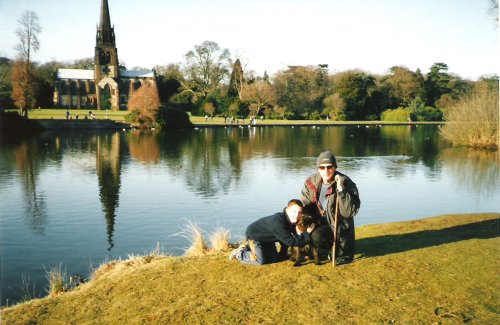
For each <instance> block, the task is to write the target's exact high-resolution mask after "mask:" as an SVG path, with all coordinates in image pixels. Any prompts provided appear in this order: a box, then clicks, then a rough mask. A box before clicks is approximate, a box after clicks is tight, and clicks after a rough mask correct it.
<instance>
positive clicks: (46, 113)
mask: <svg viewBox="0 0 500 325" xmlns="http://www.w3.org/2000/svg"><path fill="white" fill-rule="evenodd" d="M88 111H89V110H85V109H81V110H77V109H70V110H69V112H70V113H71V117H72V118H75V117H76V115H77V114H78V116H79V118H80V119H83V118H84V117H85V115H86V114H88ZM92 112H93V113H94V115H96V117H97V118H98V119H106V118H108V119H111V120H115V121H119V122H123V121H125V115H127V114H128V113H129V112H128V111H111V110H108V111H100V110H92ZM29 118H31V119H56V120H64V119H66V110H65V109H50V108H42V109H32V110H30V111H29ZM189 118H190V120H191V122H192V123H193V124H194V125H199V126H222V125H229V124H228V123H224V118H223V117H214V118H213V119H210V118H209V119H208V121H205V117H204V116H193V115H190V117H189ZM249 123H250V120H249V119H248V118H246V119H245V120H244V121H243V122H242V121H241V120H240V124H239V125H243V126H247V125H248V124H249ZM395 123H401V124H408V123H407V122H387V121H332V120H329V121H327V120H282V119H278V120H274V119H264V120H263V121H261V120H260V119H257V125H283V126H286V125H298V126H301V125H303V126H307V125H352V124H367V125H374V124H395ZM413 124H436V122H413Z"/></svg>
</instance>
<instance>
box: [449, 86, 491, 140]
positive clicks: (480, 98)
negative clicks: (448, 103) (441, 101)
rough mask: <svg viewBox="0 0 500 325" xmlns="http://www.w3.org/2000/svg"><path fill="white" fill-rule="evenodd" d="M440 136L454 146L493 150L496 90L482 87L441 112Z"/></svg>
mask: <svg viewBox="0 0 500 325" xmlns="http://www.w3.org/2000/svg"><path fill="white" fill-rule="evenodd" d="M444 115H445V119H446V121H447V123H446V125H445V126H444V127H443V128H442V129H441V135H442V136H443V137H445V138H446V139H448V140H449V141H451V142H453V144H454V145H461V146H468V147H473V148H480V149H493V150H497V149H498V146H499V143H498V141H499V136H498V132H499V131H498V123H499V122H498V89H494V88H491V87H483V88H480V89H478V90H477V91H476V92H474V93H473V94H472V95H471V96H469V97H467V98H464V99H462V100H461V101H460V102H458V103H457V104H456V105H455V106H453V107H450V108H448V109H447V110H445V112H444Z"/></svg>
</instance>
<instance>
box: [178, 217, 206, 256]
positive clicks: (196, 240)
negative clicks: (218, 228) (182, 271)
mask: <svg viewBox="0 0 500 325" xmlns="http://www.w3.org/2000/svg"><path fill="white" fill-rule="evenodd" d="M176 235H178V236H181V237H184V238H186V239H187V240H188V241H189V242H190V243H191V245H190V246H189V247H188V248H187V249H186V251H185V252H184V255H185V256H202V255H205V253H206V252H207V251H208V246H207V243H206V241H205V238H204V237H203V231H202V230H201V228H200V226H199V225H198V224H197V223H196V222H192V221H188V222H187V225H186V226H185V230H184V231H181V232H179V233H177V234H176Z"/></svg>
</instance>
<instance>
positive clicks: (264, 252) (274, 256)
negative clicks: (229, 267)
mask: <svg viewBox="0 0 500 325" xmlns="http://www.w3.org/2000/svg"><path fill="white" fill-rule="evenodd" d="M253 242H254V243H255V257H256V258H255V259H253V258H252V251H251V250H250V247H248V245H247V246H246V248H245V250H244V251H243V252H242V253H241V256H237V257H236V258H237V259H238V260H239V261H240V262H242V263H246V264H251V265H263V264H271V263H276V262H279V261H281V260H282V259H283V258H282V256H281V254H280V253H278V250H277V249H276V243H274V242H272V243H265V242H261V241H257V240H254V241H253Z"/></svg>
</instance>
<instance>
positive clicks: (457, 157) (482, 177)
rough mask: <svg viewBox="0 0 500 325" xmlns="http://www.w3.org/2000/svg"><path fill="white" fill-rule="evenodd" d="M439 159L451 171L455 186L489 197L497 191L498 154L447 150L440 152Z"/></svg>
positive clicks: (480, 151)
mask: <svg viewBox="0 0 500 325" xmlns="http://www.w3.org/2000/svg"><path fill="white" fill-rule="evenodd" d="M440 158H441V159H442V160H443V163H444V164H446V165H447V166H448V167H449V168H450V170H451V171H452V174H453V176H454V179H455V182H456V184H457V185H465V186H468V187H470V188H473V189H474V192H475V193H476V194H477V195H489V194H490V193H491V192H492V191H493V190H495V189H497V187H498V179H499V178H500V163H499V162H500V153H499V152H494V151H482V150H473V149H468V148H449V149H445V150H443V151H442V153H441V155H440Z"/></svg>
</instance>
